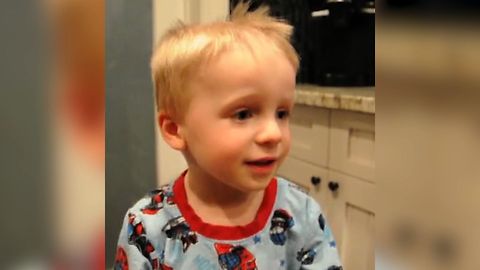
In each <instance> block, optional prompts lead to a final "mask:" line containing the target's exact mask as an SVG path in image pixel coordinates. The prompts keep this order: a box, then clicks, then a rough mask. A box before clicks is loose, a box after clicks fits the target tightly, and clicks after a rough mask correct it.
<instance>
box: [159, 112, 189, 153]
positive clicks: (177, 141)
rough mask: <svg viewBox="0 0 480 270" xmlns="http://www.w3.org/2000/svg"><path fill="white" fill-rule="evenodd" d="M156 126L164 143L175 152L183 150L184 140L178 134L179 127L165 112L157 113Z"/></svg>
mask: <svg viewBox="0 0 480 270" xmlns="http://www.w3.org/2000/svg"><path fill="white" fill-rule="evenodd" d="M158 126H159V128H160V132H161V133H162V137H163V139H164V140H165V142H166V143H167V144H168V145H170V147H172V148H173V149H175V150H179V151H182V150H184V149H185V139H184V138H183V135H182V133H181V132H180V129H181V128H180V125H179V124H178V123H177V122H176V121H175V120H174V119H173V118H172V117H171V116H170V115H169V114H168V113H166V112H165V111H161V112H159V113H158Z"/></svg>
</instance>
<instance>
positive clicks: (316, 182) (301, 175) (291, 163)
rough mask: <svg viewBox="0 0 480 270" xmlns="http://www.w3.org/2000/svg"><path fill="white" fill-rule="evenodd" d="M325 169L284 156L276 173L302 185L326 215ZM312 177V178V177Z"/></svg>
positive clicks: (327, 203)
mask: <svg viewBox="0 0 480 270" xmlns="http://www.w3.org/2000/svg"><path fill="white" fill-rule="evenodd" d="M327 172H328V171H327V170H326V169H323V168H320V167H317V166H313V165H311V164H308V163H306V162H304V161H301V160H298V159H295V158H286V159H285V161H284V162H283V164H282V166H281V167H280V168H279V170H278V175H279V176H281V177H284V178H286V179H288V180H290V181H291V182H293V183H295V184H297V185H299V186H301V187H303V188H304V189H305V190H306V191H307V192H308V194H309V195H310V196H311V197H313V198H314V199H315V200H316V201H317V202H318V203H319V204H320V206H321V208H322V211H323V212H324V213H325V215H326V216H327V217H328V208H329V202H328V200H327V196H328V194H327V187H326V186H325V184H324V182H325V181H326V180H327ZM312 178H313V179H312Z"/></svg>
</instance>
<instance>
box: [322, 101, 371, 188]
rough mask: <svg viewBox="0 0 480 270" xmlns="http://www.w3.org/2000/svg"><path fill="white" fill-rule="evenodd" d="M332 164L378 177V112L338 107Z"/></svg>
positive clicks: (332, 130) (333, 127)
mask: <svg viewBox="0 0 480 270" xmlns="http://www.w3.org/2000/svg"><path fill="white" fill-rule="evenodd" d="M330 123H331V127H330V147H329V159H328V161H329V164H328V165H329V168H332V169H335V170H338V171H341V172H343V173H346V174H349V175H353V176H355V177H359V178H362V179H365V180H368V181H371V182H374V181H375V179H374V178H375V115H373V114H365V113H357V112H350V111H341V110H334V111H332V116H331V122H330Z"/></svg>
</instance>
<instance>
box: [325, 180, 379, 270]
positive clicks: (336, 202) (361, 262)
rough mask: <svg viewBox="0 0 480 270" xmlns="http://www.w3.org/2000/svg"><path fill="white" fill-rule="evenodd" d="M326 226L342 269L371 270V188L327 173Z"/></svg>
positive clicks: (373, 216)
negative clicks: (342, 266)
mask: <svg viewBox="0 0 480 270" xmlns="http://www.w3.org/2000/svg"><path fill="white" fill-rule="evenodd" d="M330 182H332V183H337V184H338V188H337V190H336V191H335V192H333V191H331V190H328V197H329V198H328V199H327V200H329V202H330V206H329V211H330V212H329V213H330V217H329V220H328V222H329V224H330V225H331V227H332V231H333V233H334V236H335V239H336V241H337V245H338V248H339V252H340V256H341V258H342V262H343V264H344V266H345V267H344V268H345V269H346V270H373V269H375V268H374V233H375V231H374V218H375V214H374V213H375V185H373V184H372V183H369V182H367V181H363V180H360V179H357V178H354V177H350V176H347V175H344V174H340V173H336V172H332V171H329V176H328V183H326V185H327V186H329V183H330Z"/></svg>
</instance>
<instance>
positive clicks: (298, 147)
mask: <svg viewBox="0 0 480 270" xmlns="http://www.w3.org/2000/svg"><path fill="white" fill-rule="evenodd" d="M329 121H330V110H327V109H323V108H315V107H311V106H305V105H296V106H295V109H294V112H293V114H292V119H291V122H290V129H291V131H292V134H295V136H292V145H291V150H290V156H292V157H295V158H297V159H300V160H304V161H308V162H311V163H313V164H316V165H320V166H327V163H328V160H327V155H328V148H327V146H328V135H329V134H328V126H329Z"/></svg>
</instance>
